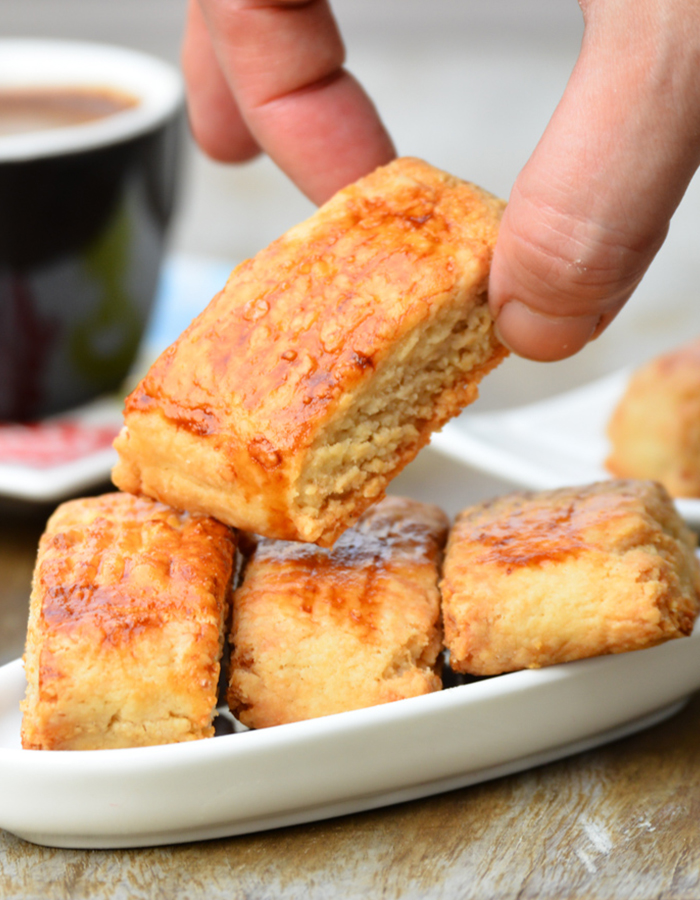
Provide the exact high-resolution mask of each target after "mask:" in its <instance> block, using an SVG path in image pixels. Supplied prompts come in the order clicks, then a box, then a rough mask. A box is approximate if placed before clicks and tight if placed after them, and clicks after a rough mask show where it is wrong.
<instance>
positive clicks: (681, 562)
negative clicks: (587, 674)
mask: <svg viewBox="0 0 700 900" xmlns="http://www.w3.org/2000/svg"><path fill="white" fill-rule="evenodd" d="M695 543H696V538H695V535H694V534H693V533H692V532H691V531H690V530H689V529H688V528H686V526H685V525H684V524H683V522H682V521H681V519H680V517H679V516H678V514H677V513H676V511H675V508H674V506H673V503H672V501H671V499H670V498H669V496H668V494H667V493H666V491H665V490H664V489H663V488H662V487H661V485H658V484H655V483H654V482H643V481H609V482H600V483H598V484H593V485H590V486H587V487H578V488H564V489H562V490H556V491H543V492H541V493H515V494H510V495H508V496H505V497H501V498H499V499H497V500H494V501H492V502H490V503H483V504H481V505H479V506H474V507H472V508H470V509H467V510H465V511H464V512H463V513H462V514H461V515H460V516H459V517H458V518H457V521H456V523H455V525H454V528H453V530H452V532H451V534H450V539H449V542H448V548H447V553H446V557H445V568H444V578H443V581H442V584H441V589H442V596H443V607H442V609H443V617H444V623H445V644H446V646H447V648H448V649H449V651H450V665H451V667H452V668H453V669H454V670H455V671H458V672H469V673H471V674H473V675H497V674H499V673H500V672H510V671H513V670H515V669H525V668H531V669H536V668H539V667H540V666H550V665H552V664H554V663H560V662H566V661H567V660H572V659H581V658H583V657H588V656H599V655H602V654H606V653H623V652H625V651H627V650H639V649H641V648H643V647H651V646H653V645H654V644H659V643H661V642H662V641H665V640H668V639H669V638H677V637H682V636H683V635H687V634H690V632H691V631H692V629H693V623H694V621H695V617H696V616H697V614H698V609H699V603H700V597H699V594H698V592H699V591H700V570H699V565H698V560H697V558H696V556H695V552H694V548H695Z"/></svg>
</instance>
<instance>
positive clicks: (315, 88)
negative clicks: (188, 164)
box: [182, 0, 396, 204]
mask: <svg viewBox="0 0 700 900" xmlns="http://www.w3.org/2000/svg"><path fill="white" fill-rule="evenodd" d="M344 61H345V48H344V46H343V41H342V38H341V36H340V33H339V31H338V28H337V25H336V23H335V20H334V18H333V14H332V12H331V9H330V7H329V5H328V3H327V2H326V0H190V3H189V8H188V17H187V25H186V29H185V39H184V43H183V48H182V63H183V70H184V73H185V82H186V85H187V95H188V97H187V98H188V109H189V116H190V124H191V127H192V131H193V134H194V137H195V140H196V141H197V142H198V143H199V145H200V146H201V147H202V149H203V150H204V151H205V153H207V154H209V156H211V157H213V158H214V159H217V160H220V161H222V162H242V161H244V160H246V159H251V158H252V157H253V156H255V155H256V154H257V153H258V152H260V151H261V150H264V151H265V152H266V153H267V154H268V155H269V156H270V157H271V158H272V159H273V160H274V161H275V163H277V165H278V166H279V167H280V168H281V169H282V170H283V171H284V172H285V173H286V174H287V175H288V176H289V177H290V178H291V179H292V181H294V182H295V184H296V185H297V186H298V187H299V188H300V189H301V190H302V191H303V192H304V193H305V194H306V195H307V197H309V199H310V200H313V201H314V203H319V204H320V203H323V202H324V201H325V200H327V199H328V198H329V197H330V196H331V195H332V194H334V193H335V192H336V191H337V190H339V189H340V188H341V187H344V186H345V185H346V184H349V183H350V182H352V181H356V180H357V179H358V178H360V177H362V176H363V175H366V174H367V173H368V172H371V171H372V170H373V169H376V167H377V166H381V165H384V164H385V163H387V162H390V161H391V160H392V159H393V158H394V157H395V156H396V151H395V150H394V146H393V144H392V142H391V138H390V137H389V135H388V134H387V132H386V130H385V128H384V126H383V125H382V123H381V121H380V119H379V116H378V114H377V111H376V110H375V108H374V106H373V104H372V101H371V100H370V99H369V97H368V96H367V95H366V94H365V92H364V91H363V89H362V88H361V87H360V85H359V84H358V83H357V81H355V79H354V78H353V77H352V75H350V74H349V73H348V72H347V71H346V70H345V69H344V68H343V63H344Z"/></svg>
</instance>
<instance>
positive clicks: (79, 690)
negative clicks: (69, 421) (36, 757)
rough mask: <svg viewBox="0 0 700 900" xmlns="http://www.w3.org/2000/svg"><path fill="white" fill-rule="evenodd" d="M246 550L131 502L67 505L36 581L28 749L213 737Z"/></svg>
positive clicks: (212, 530) (186, 520) (221, 531)
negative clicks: (230, 615)
mask: <svg viewBox="0 0 700 900" xmlns="http://www.w3.org/2000/svg"><path fill="white" fill-rule="evenodd" d="M235 547H236V543H235V536H234V534H233V532H231V530H230V529H229V528H228V527H226V526H225V525H222V524H221V523H220V522H217V521H215V520H214V519H211V518H208V517H206V516H200V515H190V514H189V513H184V514H180V513H176V512H174V511H173V510H172V509H169V508H168V507H165V506H163V505H162V504H160V503H156V502H154V501H152V500H149V499H147V498H137V497H132V496H131V495H130V494H106V495H104V496H102V497H93V498H89V499H85V500H74V501H71V502H69V503H64V504H63V505H62V506H60V507H59V508H58V509H57V510H56V512H55V513H54V514H53V516H52V517H51V519H50V520H49V522H48V525H47V527H46V531H45V533H44V535H43V536H42V538H41V542H40V545H39V554H38V558H37V562H36V568H35V571H34V585H33V590H32V598H31V607H30V613H29V626H28V631H27V644H26V651H25V654H24V667H25V671H26V675H27V682H28V687H27V693H26V698H25V700H24V701H23V703H22V710H23V713H24V717H23V722H22V746H23V747H25V748H27V749H33V750H95V749H102V748H107V747H138V746H146V745H150V744H165V743H170V742H175V741H188V740H194V739H196V738H204V737H209V736H211V735H212V734H213V733H214V730H213V726H212V721H213V716H214V711H215V708H216V701H217V685H218V680H219V660H220V657H221V650H222V645H223V636H224V632H225V628H226V614H227V606H228V595H229V592H230V587H231V577H232V569H233V560H234V554H235Z"/></svg>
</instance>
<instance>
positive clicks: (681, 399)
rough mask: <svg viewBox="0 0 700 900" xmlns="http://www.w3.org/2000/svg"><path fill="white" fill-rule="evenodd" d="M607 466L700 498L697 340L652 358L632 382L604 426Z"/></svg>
mask: <svg viewBox="0 0 700 900" xmlns="http://www.w3.org/2000/svg"><path fill="white" fill-rule="evenodd" d="M608 435H609V437H610V442H611V445H612V452H611V454H610V456H609V457H608V459H607V460H606V466H607V468H608V470H609V471H610V472H612V473H613V474H614V475H618V476H622V477H625V478H651V479H654V480H655V481H660V482H661V483H662V484H663V485H664V487H665V488H666V490H667V491H668V492H669V493H670V494H671V495H672V496H674V497H700V341H694V342H693V343H692V344H688V345H687V346H684V347H681V348H679V349H676V350H674V351H672V352H671V353H667V354H665V355H663V356H660V357H658V358H657V359H654V360H652V361H651V362H650V363H648V364H647V365H646V366H643V367H642V368H641V369H639V370H638V371H637V372H635V373H634V374H633V375H632V377H631V378H630V381H629V384H628V386H627V390H626V391H625V394H624V395H623V397H622V399H621V401H620V403H619V404H618V406H617V408H616V409H615V412H614V413H613V416H612V418H611V420H610V423H609V425H608Z"/></svg>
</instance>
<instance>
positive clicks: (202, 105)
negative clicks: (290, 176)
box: [182, 0, 260, 162]
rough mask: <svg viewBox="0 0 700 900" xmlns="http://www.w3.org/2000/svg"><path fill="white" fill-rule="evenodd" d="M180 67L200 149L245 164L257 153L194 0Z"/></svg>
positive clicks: (191, 122)
mask: <svg viewBox="0 0 700 900" xmlns="http://www.w3.org/2000/svg"><path fill="white" fill-rule="evenodd" d="M182 68H183V72H184V75H185V86H186V91H187V110H188V115H189V120H190V127H191V129H192V134H193V135H194V138H195V140H196V141H197V143H198V144H199V146H200V147H201V148H202V150H204V152H205V153H206V154H207V155H208V156H211V157H212V159H216V160H218V161H219V162H244V161H245V160H248V159H252V158H253V157H254V156H256V155H257V154H258V153H260V147H259V146H258V143H257V141H256V140H255V138H254V137H253V136H252V134H251V133H250V131H249V129H248V126H247V125H246V123H245V121H244V119H243V117H242V116H241V113H240V111H239V109H238V105H237V103H236V101H235V100H234V97H233V94H232V93H231V90H230V88H229V86H228V84H227V83H226V79H225V78H224V76H223V73H222V71H221V68H220V67H219V63H218V62H217V59H216V56H215V54H214V48H213V47H212V43H211V39H210V38H209V32H208V31H207V26H206V23H205V21H204V18H203V17H202V11H201V9H200V8H199V3H198V2H197V0H190V2H189V4H188V8H187V21H186V24H185V36H184V40H183V44H182Z"/></svg>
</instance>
